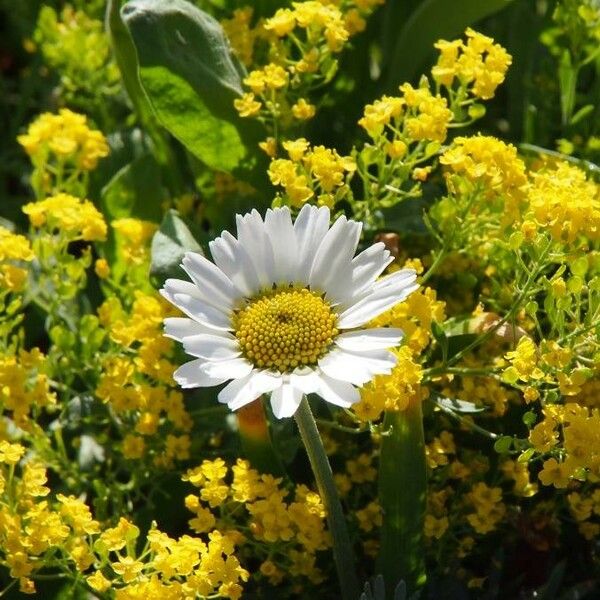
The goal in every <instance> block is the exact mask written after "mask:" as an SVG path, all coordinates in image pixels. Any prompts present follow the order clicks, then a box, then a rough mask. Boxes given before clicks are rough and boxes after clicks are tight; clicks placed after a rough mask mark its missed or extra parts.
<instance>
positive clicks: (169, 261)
mask: <svg viewBox="0 0 600 600" xmlns="http://www.w3.org/2000/svg"><path fill="white" fill-rule="evenodd" d="M190 251H191V252H199V253H200V254H203V252H202V248H201V247H200V244H198V242H197V241H196V239H195V238H194V236H193V235H192V232H191V231H190V230H189V228H188V226H187V225H186V224H185V223H184V222H183V220H182V219H181V217H180V216H179V215H178V214H177V211H175V210H170V211H169V212H167V214H166V215H165V218H164V219H163V222H162V223H161V225H160V229H159V230H158V231H157V232H156V233H155V234H154V238H153V239H152V263H151V266H150V275H151V276H152V278H153V280H154V283H155V285H156V287H160V286H162V284H163V283H164V281H165V280H166V279H168V278H169V277H175V278H182V277H184V276H185V274H184V272H183V270H182V269H181V267H180V264H181V259H182V258H183V255H184V254H185V253H186V252H190Z"/></svg>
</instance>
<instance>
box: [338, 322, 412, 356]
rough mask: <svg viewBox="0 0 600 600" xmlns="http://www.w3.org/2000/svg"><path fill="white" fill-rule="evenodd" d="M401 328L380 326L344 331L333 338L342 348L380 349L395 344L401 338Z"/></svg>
mask: <svg viewBox="0 0 600 600" xmlns="http://www.w3.org/2000/svg"><path fill="white" fill-rule="evenodd" d="M402 335H403V332H402V329H395V328H392V327H380V328H373V329H358V330H355V331H346V332H345V333H342V334H341V335H338V336H337V337H336V338H335V343H336V344H337V345H338V346H339V347H340V348H343V349H344V350H351V351H355V352H362V351H363V350H381V349H385V348H392V347H393V346H397V345H398V344H399V343H400V340H401V339H402Z"/></svg>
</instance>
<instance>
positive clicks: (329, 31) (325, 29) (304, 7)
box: [264, 0, 350, 52]
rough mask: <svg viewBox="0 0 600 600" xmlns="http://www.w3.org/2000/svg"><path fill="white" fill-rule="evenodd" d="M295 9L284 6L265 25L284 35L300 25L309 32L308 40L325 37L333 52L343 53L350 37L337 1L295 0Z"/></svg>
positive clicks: (279, 35) (266, 28)
mask: <svg viewBox="0 0 600 600" xmlns="http://www.w3.org/2000/svg"><path fill="white" fill-rule="evenodd" d="M292 6H293V8H291V9H290V8H280V9H279V10H278V11H277V12H276V13H275V15H273V17H271V18H270V19H267V20H266V21H265V24H264V28H265V30H266V31H269V32H272V33H273V34H274V35H275V36H277V37H279V38H282V37H284V36H287V35H289V34H290V33H291V32H292V31H293V30H294V29H295V28H296V27H298V28H300V29H303V30H305V31H306V36H307V38H308V40H309V41H310V40H315V41H316V40H318V39H319V38H320V37H321V36H323V37H324V38H325V40H326V42H327V47H328V48H329V50H330V51H331V52H340V51H341V49H342V48H343V47H344V44H345V43H346V41H347V40H348V37H349V35H350V34H349V32H348V30H347V29H346V26H345V24H344V18H343V15H342V12H341V11H340V9H339V8H338V7H337V6H335V5H334V4H329V3H322V2H315V1H314V0H309V1H308V2H293V3H292Z"/></svg>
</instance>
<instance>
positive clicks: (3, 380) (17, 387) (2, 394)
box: [0, 348, 56, 429]
mask: <svg viewBox="0 0 600 600" xmlns="http://www.w3.org/2000/svg"><path fill="white" fill-rule="evenodd" d="M45 369H46V357H45V356H44V355H43V354H42V353H41V352H40V350H39V349H38V348H34V349H33V350H31V351H29V352H27V351H25V350H20V351H19V352H18V353H17V354H16V355H15V354H10V353H5V354H1V355H0V405H1V406H2V407H3V408H4V410H5V411H12V415H11V418H12V420H13V421H14V422H15V424H16V425H17V426H19V427H21V428H22V429H29V425H28V421H29V417H30V414H31V411H32V408H35V409H36V410H37V409H39V408H43V407H49V406H53V405H54V404H55V403H56V395H55V394H54V392H53V391H52V390H51V388H50V382H49V380H48V375H47V374H46V372H45Z"/></svg>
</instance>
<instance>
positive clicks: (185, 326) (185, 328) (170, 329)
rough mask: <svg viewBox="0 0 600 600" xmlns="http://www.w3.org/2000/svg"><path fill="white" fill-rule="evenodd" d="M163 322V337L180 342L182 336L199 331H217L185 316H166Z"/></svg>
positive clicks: (195, 333)
mask: <svg viewBox="0 0 600 600" xmlns="http://www.w3.org/2000/svg"><path fill="white" fill-rule="evenodd" d="M164 323H165V337H168V338H172V339H174V340H177V341H178V342H181V341H182V340H183V338H186V337H190V336H191V335H198V334H200V333H212V334H213V335H214V334H215V333H217V330H216V329H211V328H210V327H207V326H206V325H202V323H198V322H196V321H194V320H193V319H188V318H187V317H168V318H166V319H165V321H164Z"/></svg>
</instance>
